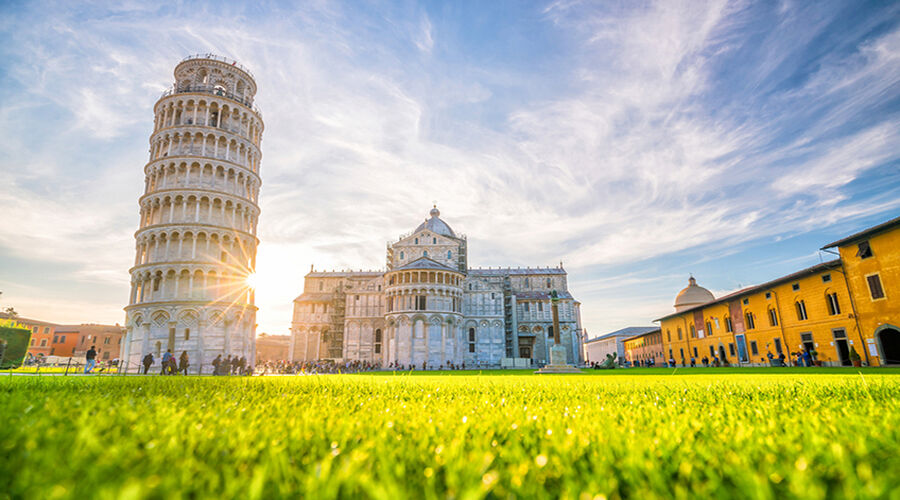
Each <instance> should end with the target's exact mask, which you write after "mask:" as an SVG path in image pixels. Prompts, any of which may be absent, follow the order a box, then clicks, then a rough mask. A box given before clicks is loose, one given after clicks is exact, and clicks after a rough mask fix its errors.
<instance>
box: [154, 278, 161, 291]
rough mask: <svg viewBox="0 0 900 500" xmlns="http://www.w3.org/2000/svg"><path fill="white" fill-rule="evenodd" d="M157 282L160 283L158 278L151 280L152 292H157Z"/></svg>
mask: <svg viewBox="0 0 900 500" xmlns="http://www.w3.org/2000/svg"><path fill="white" fill-rule="evenodd" d="M159 281H160V279H159V276H157V277H155V278H153V291H154V292H158V291H159Z"/></svg>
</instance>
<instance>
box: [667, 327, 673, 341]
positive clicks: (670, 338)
mask: <svg viewBox="0 0 900 500" xmlns="http://www.w3.org/2000/svg"><path fill="white" fill-rule="evenodd" d="M666 337H668V339H669V342H671V341H672V331H671V330H666Z"/></svg>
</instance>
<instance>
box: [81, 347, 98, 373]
mask: <svg viewBox="0 0 900 500" xmlns="http://www.w3.org/2000/svg"><path fill="white" fill-rule="evenodd" d="M96 359H97V350H96V349H95V348H94V346H91V348H90V349H88V352H87V353H86V354H85V355H84V373H91V372H92V371H93V370H94V365H95V364H97V361H96Z"/></svg>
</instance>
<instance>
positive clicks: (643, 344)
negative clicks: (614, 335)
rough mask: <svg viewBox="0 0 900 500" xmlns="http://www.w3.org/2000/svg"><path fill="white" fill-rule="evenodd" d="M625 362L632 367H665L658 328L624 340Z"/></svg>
mask: <svg viewBox="0 0 900 500" xmlns="http://www.w3.org/2000/svg"><path fill="white" fill-rule="evenodd" d="M624 344H625V360H626V361H628V362H629V363H631V365H632V366H648V365H649V366H666V360H665V358H664V357H663V343H662V337H661V336H660V332H659V328H654V329H653V330H651V331H649V332H645V333H641V334H639V335H635V336H634V337H630V338H627V339H625V342H624Z"/></svg>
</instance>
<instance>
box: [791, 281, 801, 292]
mask: <svg viewBox="0 0 900 500" xmlns="http://www.w3.org/2000/svg"><path fill="white" fill-rule="evenodd" d="M799 289H800V283H794V284H793V285H791V290H793V291H795V292H796V291H797V290H799Z"/></svg>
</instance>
